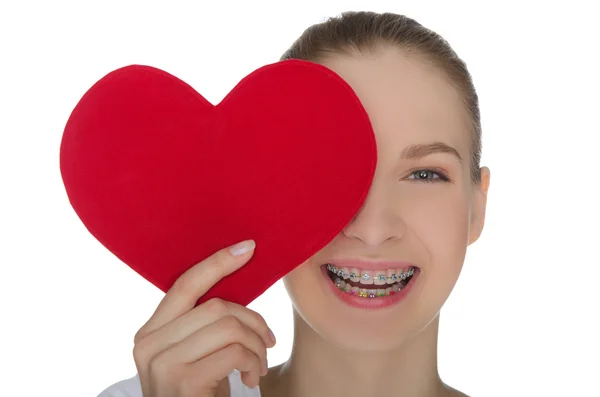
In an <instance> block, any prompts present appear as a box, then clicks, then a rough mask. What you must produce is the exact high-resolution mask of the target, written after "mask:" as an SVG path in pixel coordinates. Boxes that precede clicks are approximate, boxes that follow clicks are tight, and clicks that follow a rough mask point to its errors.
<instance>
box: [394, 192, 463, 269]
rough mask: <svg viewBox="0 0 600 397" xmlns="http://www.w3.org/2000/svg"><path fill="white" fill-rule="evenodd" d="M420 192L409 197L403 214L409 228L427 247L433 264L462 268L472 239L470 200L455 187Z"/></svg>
mask: <svg viewBox="0 0 600 397" xmlns="http://www.w3.org/2000/svg"><path fill="white" fill-rule="evenodd" d="M419 189H420V191H415V192H413V194H412V195H411V196H410V198H409V200H410V202H409V203H407V205H406V206H405V211H403V212H405V214H404V218H405V221H406V223H407V226H408V227H409V228H410V229H411V230H412V231H413V232H414V233H415V234H416V235H417V237H418V238H419V239H420V240H421V242H422V243H423V245H424V246H425V247H426V249H427V251H428V252H429V254H430V256H431V258H430V260H431V261H433V262H434V263H435V262H439V261H442V262H444V263H448V262H450V263H456V264H457V265H458V266H461V265H462V262H463V260H464V255H465V252H466V248H467V245H468V235H469V202H468V200H467V196H466V195H465V193H464V192H463V191H462V190H461V189H457V188H456V186H448V187H427V186H423V187H419ZM426 189H430V190H429V191H425V190H426ZM436 189H439V192H436V191H435V190H436ZM450 263H449V264H450Z"/></svg>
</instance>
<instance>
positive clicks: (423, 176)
mask: <svg viewBox="0 0 600 397" xmlns="http://www.w3.org/2000/svg"><path fill="white" fill-rule="evenodd" d="M408 179H414V180H417V181H421V182H447V181H448V177H447V176H446V174H444V173H443V172H442V171H434V170H429V169H423V170H417V171H414V172H413V173H411V174H410V176H409V177H408Z"/></svg>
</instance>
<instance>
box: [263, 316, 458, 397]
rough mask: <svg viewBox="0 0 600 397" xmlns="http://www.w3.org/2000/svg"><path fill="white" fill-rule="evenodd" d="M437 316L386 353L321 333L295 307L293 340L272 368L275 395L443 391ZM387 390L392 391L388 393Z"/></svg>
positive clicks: (421, 395) (423, 396) (412, 396)
mask: <svg viewBox="0 0 600 397" xmlns="http://www.w3.org/2000/svg"><path fill="white" fill-rule="evenodd" d="M438 326H439V315H438V316H436V318H435V319H434V320H433V321H432V322H431V323H430V324H429V325H428V326H427V327H426V328H425V329H424V330H422V331H421V332H420V333H419V334H418V335H417V336H416V337H414V338H413V339H411V340H408V341H406V342H405V343H404V344H402V345H401V346H399V347H397V348H395V349H389V350H386V351H384V352H381V351H379V352H372V353H369V352H362V351H361V352H357V351H351V350H346V349H342V348H340V347H338V346H334V345H332V344H330V343H328V342H327V341H326V340H324V339H323V338H321V336H320V335H318V334H317V333H316V332H314V330H313V329H312V328H310V326H309V325H308V324H306V323H305V322H304V320H303V319H302V318H301V317H300V316H299V315H298V313H296V312H295V311H294V345H293V348H292V353H291V356H290V358H289V360H288V361H287V362H286V363H285V364H283V365H282V366H281V367H280V368H278V369H277V370H276V372H277V375H276V377H277V378H278V380H277V381H276V385H274V386H275V389H277V393H276V394H277V395H286V396H289V397H306V396H310V397H319V396H327V397H338V396H339V397H342V396H343V397H351V396H402V397H417V396H418V397H429V396H431V397H433V396H440V395H444V393H445V391H447V390H446V388H445V386H444V384H443V383H442V381H441V379H440V377H439V374H438V370H437V337H438ZM390 390H391V391H392V392H390Z"/></svg>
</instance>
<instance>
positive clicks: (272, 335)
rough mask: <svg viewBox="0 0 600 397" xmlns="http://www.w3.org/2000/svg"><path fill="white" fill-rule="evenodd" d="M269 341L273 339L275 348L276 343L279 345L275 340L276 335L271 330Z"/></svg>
mask: <svg viewBox="0 0 600 397" xmlns="http://www.w3.org/2000/svg"><path fill="white" fill-rule="evenodd" d="M269 339H271V342H272V343H273V346H275V343H277V340H276V339H275V334H274V333H273V331H271V328H269Z"/></svg>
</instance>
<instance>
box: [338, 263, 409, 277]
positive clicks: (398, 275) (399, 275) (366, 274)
mask: <svg viewBox="0 0 600 397" xmlns="http://www.w3.org/2000/svg"><path fill="white" fill-rule="evenodd" d="M327 270H329V271H330V272H332V273H333V274H335V275H337V276H338V277H341V278H350V279H352V278H358V277H359V276H358V275H356V273H353V272H350V273H348V274H346V273H344V272H343V271H342V270H341V269H338V268H336V267H335V266H333V265H332V264H330V263H328V264H327ZM413 274H415V269H414V268H412V269H410V270H407V271H405V272H403V273H400V274H395V273H394V274H392V275H391V276H390V277H387V276H386V275H385V274H380V275H379V276H377V277H374V278H373V279H374V280H379V281H387V280H388V279H389V280H391V281H398V280H400V281H404V280H406V279H407V278H409V277H410V276H412V275H413ZM346 276H347V277H346ZM360 278H361V279H363V280H365V281H368V280H369V279H370V278H371V276H370V275H369V273H363V274H362V275H361V276H360Z"/></svg>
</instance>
